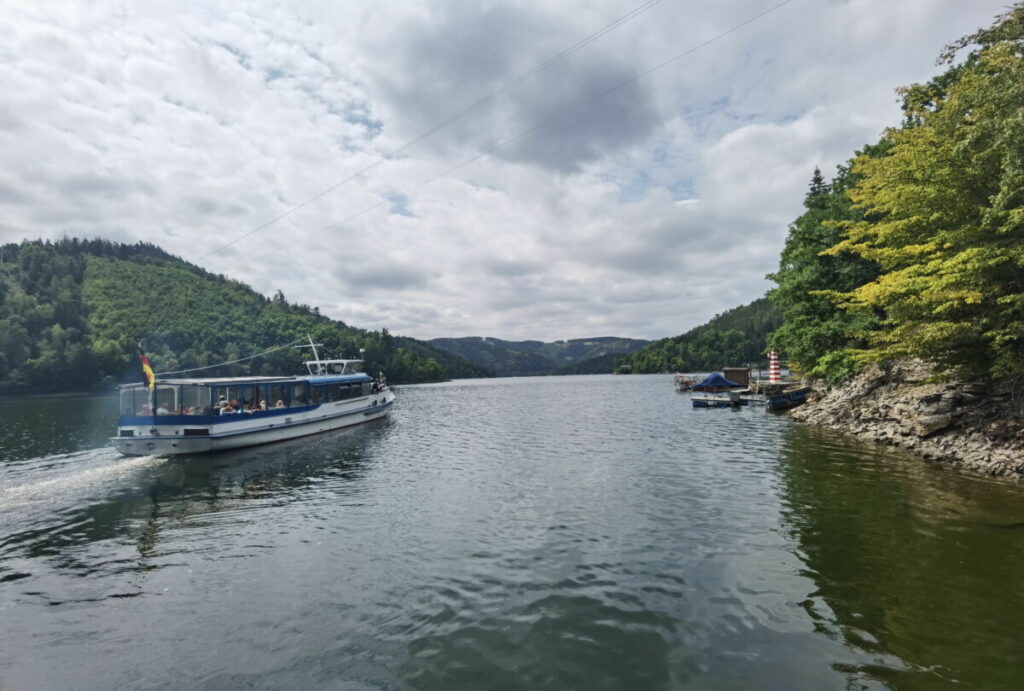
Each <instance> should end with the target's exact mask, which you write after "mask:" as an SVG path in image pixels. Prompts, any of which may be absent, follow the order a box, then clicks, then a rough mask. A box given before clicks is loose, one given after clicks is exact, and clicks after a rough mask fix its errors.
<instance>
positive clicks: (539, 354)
mask: <svg viewBox="0 0 1024 691" xmlns="http://www.w3.org/2000/svg"><path fill="white" fill-rule="evenodd" d="M428 343H430V345H433V346H437V347H438V348H443V349H445V350H448V351H450V352H453V353H455V354H457V355H461V356H462V357H464V358H466V359H467V360H470V361H471V362H475V363H477V364H479V365H483V366H485V367H487V368H489V369H493V370H494V371H495V372H496V373H497V374H498V376H502V377H525V376H536V375H542V374H596V373H598V372H601V373H604V374H607V373H609V372H611V371H612V360H611V359H610V358H614V357H621V356H622V355H624V354H626V353H630V352H632V351H634V350H637V349H638V348H642V347H643V346H644V345H646V344H647V343H648V341H643V340H638V339H635V338H619V337H615V336H600V337H594V338H575V339H569V340H565V341H552V342H549V343H545V342H544V341H505V340H502V339H500V338H490V337H488V338H481V337H479V336H467V337H463V338H435V339H432V340H430V341H428Z"/></svg>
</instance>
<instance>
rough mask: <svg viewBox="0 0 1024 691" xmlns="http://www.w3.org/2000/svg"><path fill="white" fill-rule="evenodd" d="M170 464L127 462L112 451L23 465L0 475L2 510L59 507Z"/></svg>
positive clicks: (153, 459) (154, 458)
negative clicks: (66, 500) (73, 498)
mask: <svg viewBox="0 0 1024 691" xmlns="http://www.w3.org/2000/svg"><path fill="white" fill-rule="evenodd" d="M166 461H167V459H166V458H162V457H159V456H138V457H131V458H125V457H123V456H121V455H120V454H118V453H117V452H116V451H114V450H113V449H112V448H110V447H103V448H98V449H88V450H85V451H77V452H74V453H69V454H59V455H55V456H45V457H42V458H34V459H28V460H25V461H20V462H18V463H17V464H16V465H13V466H7V467H6V468H5V469H4V471H5V472H3V474H2V475H0V507H3V509H4V510H7V509H14V508H24V507H25V506H26V505H29V504H39V503H47V504H49V503H59V502H60V501H61V500H62V499H64V498H66V497H68V496H69V495H77V494H80V493H81V492H83V491H90V490H95V489H98V488H103V487H108V486H110V485H119V484H123V482H124V481H125V480H130V479H133V477H134V476H135V475H136V474H137V473H138V471H140V470H143V469H147V468H152V467H156V466H159V465H160V464H162V463H165V462H166Z"/></svg>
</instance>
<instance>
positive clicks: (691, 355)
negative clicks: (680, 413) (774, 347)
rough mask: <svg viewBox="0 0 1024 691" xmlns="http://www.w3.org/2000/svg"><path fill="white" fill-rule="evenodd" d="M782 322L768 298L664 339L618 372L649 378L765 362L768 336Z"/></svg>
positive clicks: (627, 360) (622, 362)
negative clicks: (649, 376)
mask: <svg viewBox="0 0 1024 691" xmlns="http://www.w3.org/2000/svg"><path fill="white" fill-rule="evenodd" d="M781 322H782V319H781V316H780V315H779V312H778V310H777V309H775V307H774V306H773V305H772V304H771V303H770V302H768V299H767V298H758V299H757V300H755V301H754V302H752V303H750V304H749V305H743V306H742V307H734V308H733V309H731V310H728V311H726V312H723V313H722V314H719V315H716V316H715V317H714V318H713V319H711V320H710V321H708V323H707V324H704V325H703V326H698V327H696V328H694V329H691V330H689V331H687V332H686V333H684V334H682V335H681V336H674V337H672V338H663V339H661V340H659V341H655V342H654V343H652V344H650V345H649V346H647V347H645V348H642V349H641V350H638V351H637V352H635V353H632V354H630V355H627V356H626V357H624V358H622V359H620V360H619V361H618V362H617V363H616V370H617V371H622V372H633V373H635V374H646V373H654V372H672V371H677V372H699V371H707V370H715V369H721V368H722V367H728V366H730V365H744V364H747V363H754V362H761V361H762V360H764V359H765V358H764V353H765V342H766V339H767V338H768V334H769V333H771V332H772V331H773V330H774V329H776V328H778V327H779V325H780V324H781Z"/></svg>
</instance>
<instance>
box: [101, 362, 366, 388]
mask: <svg viewBox="0 0 1024 691" xmlns="http://www.w3.org/2000/svg"><path fill="white" fill-rule="evenodd" d="M321 362H323V361H321ZM370 379H372V377H370V375H368V374H366V373H365V372H355V373H352V374H324V375H314V376H310V375H308V374H297V375H294V376H291V377H200V378H181V379H157V380H156V383H157V386H160V385H161V384H169V385H172V386H183V385H193V386H217V385H219V386H241V385H245V384H273V383H275V382H300V381H306V382H309V383H310V384H335V383H338V382H353V381H369V380H370ZM145 386H146V385H145V384H141V383H140V384H121V386H120V388H122V389H130V388H135V387H145Z"/></svg>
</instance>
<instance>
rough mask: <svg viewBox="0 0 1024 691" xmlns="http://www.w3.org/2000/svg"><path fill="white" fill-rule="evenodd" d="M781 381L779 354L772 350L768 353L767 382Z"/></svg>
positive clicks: (776, 382)
mask: <svg viewBox="0 0 1024 691" xmlns="http://www.w3.org/2000/svg"><path fill="white" fill-rule="evenodd" d="M781 381H782V370H781V369H779V354H778V353H776V352H775V351H774V350H773V351H771V352H770V353H768V383H769V384H778V383H779V382H781Z"/></svg>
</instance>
